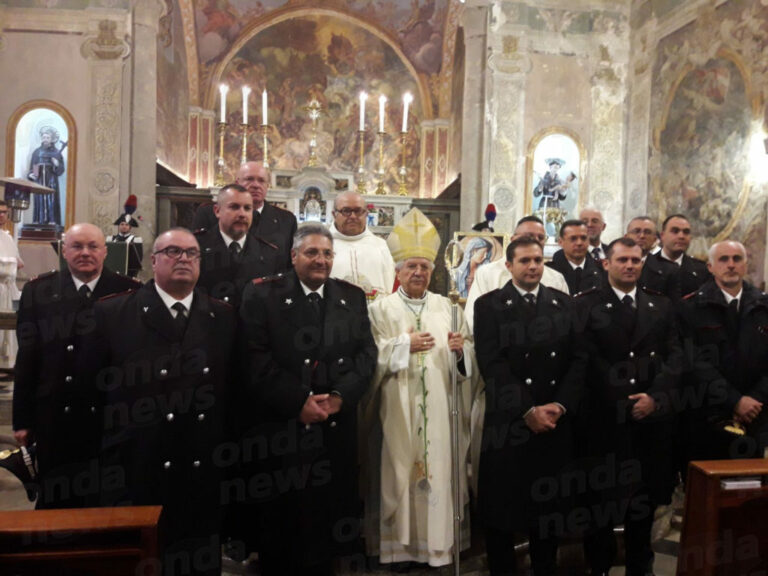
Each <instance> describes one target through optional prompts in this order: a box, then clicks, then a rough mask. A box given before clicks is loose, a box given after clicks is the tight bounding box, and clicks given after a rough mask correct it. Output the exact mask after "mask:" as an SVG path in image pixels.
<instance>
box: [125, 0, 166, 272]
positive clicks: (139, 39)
mask: <svg viewBox="0 0 768 576" xmlns="http://www.w3.org/2000/svg"><path fill="white" fill-rule="evenodd" d="M133 6H134V7H133V28H132V37H133V47H134V53H133V57H132V59H131V85H132V106H131V144H130V147H131V155H130V191H131V193H133V194H135V195H136V197H137V199H138V204H139V213H140V214H141V216H142V218H143V221H144V222H146V223H147V224H148V226H146V227H144V226H142V229H141V235H142V237H143V239H144V243H145V244H149V243H152V242H154V236H155V234H156V233H157V232H158V231H157V226H156V217H155V212H156V206H155V183H156V159H157V130H156V126H157V32H158V24H159V19H160V16H161V15H162V14H163V10H164V9H165V8H166V7H165V3H163V2H160V0H135V1H134V5H133ZM150 252H151V250H146V251H145V256H146V258H145V260H146V262H145V263H144V267H145V269H147V264H148V255H149V253H150Z"/></svg>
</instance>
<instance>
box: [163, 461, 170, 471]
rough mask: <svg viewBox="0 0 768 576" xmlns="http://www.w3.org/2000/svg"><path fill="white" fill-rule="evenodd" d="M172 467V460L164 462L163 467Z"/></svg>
mask: <svg viewBox="0 0 768 576" xmlns="http://www.w3.org/2000/svg"><path fill="white" fill-rule="evenodd" d="M170 467H171V461H170V460H166V461H165V462H164V463H163V468H165V469H166V470H168V469H169V468H170Z"/></svg>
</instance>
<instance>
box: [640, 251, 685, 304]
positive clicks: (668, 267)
mask: <svg viewBox="0 0 768 576" xmlns="http://www.w3.org/2000/svg"><path fill="white" fill-rule="evenodd" d="M637 285H638V286H639V287H640V288H642V289H643V290H647V291H650V292H655V293H657V294H663V295H664V296H666V297H667V298H669V299H670V300H672V301H674V302H676V301H677V300H679V299H680V297H681V296H682V293H681V291H680V269H679V268H678V267H677V265H676V264H674V263H672V262H670V261H669V260H666V259H662V258H658V256H657V255H656V254H648V256H647V257H646V259H645V262H644V263H643V271H642V273H641V274H640V279H639V280H638V281H637Z"/></svg>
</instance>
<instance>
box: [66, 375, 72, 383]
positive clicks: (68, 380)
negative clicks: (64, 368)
mask: <svg viewBox="0 0 768 576" xmlns="http://www.w3.org/2000/svg"><path fill="white" fill-rule="evenodd" d="M64 381H65V382H72V376H67V377H66V378H64Z"/></svg>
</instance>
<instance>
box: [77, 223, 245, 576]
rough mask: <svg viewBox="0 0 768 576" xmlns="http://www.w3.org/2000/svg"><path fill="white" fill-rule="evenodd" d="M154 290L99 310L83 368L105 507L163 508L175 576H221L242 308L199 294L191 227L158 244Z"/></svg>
mask: <svg viewBox="0 0 768 576" xmlns="http://www.w3.org/2000/svg"><path fill="white" fill-rule="evenodd" d="M152 270H153V272H154V280H150V281H149V282H147V283H146V284H145V285H144V286H142V287H141V288H140V289H139V290H136V291H133V292H129V293H126V294H120V295H116V296H115V297H113V298H109V299H106V300H104V301H101V302H98V303H97V304H96V306H95V307H94V311H95V326H96V328H95V331H94V334H93V338H92V341H89V342H88V346H87V348H86V352H85V355H84V359H83V366H84V367H85V368H84V371H85V373H86V378H87V379H88V382H89V384H90V385H91V386H93V387H94V388H95V389H96V390H98V391H99V393H101V394H102V396H103V400H104V405H103V424H104V431H103V440H102V454H101V456H102V457H101V460H102V462H101V463H102V474H103V477H104V478H113V479H114V478H121V479H122V480H123V481H122V482H118V481H114V482H106V481H105V482H103V485H102V504H107V505H115V504H121V505H162V506H163V516H164V518H165V522H166V528H167V529H166V549H165V555H164V556H163V557H161V562H162V563H163V565H164V569H163V573H164V574H180V573H183V574H198V575H200V574H219V573H220V570H221V567H220V558H221V551H220V538H219V530H220V525H219V524H220V515H221V498H220V495H219V486H220V481H221V474H222V472H223V470H224V468H223V466H222V464H221V462H219V461H217V459H216V454H217V452H216V449H217V447H218V446H220V445H221V444H222V443H223V441H224V440H225V422H227V421H228V420H227V412H226V411H227V407H228V404H229V402H228V394H229V392H230V390H231V386H230V382H231V381H232V380H233V375H232V367H233V366H234V365H236V362H235V360H234V359H233V350H234V349H235V325H236V316H235V310H234V309H233V308H232V307H231V306H230V305H228V304H226V303H224V302H222V301H219V300H215V299H213V298H210V297H208V296H207V295H206V294H205V293H204V292H202V291H201V290H200V288H197V287H196V284H197V279H198V276H199V275H200V248H199V246H198V244H197V240H196V239H195V237H194V236H193V235H192V233H190V232H189V231H188V230H186V229H182V228H174V229H171V230H168V231H167V232H164V233H162V234H161V235H160V236H158V237H157V240H156V241H155V245H154V247H153V252H152Z"/></svg>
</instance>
